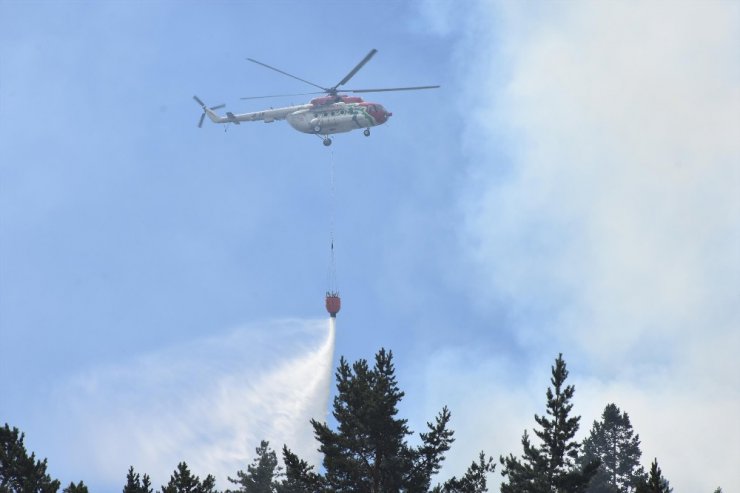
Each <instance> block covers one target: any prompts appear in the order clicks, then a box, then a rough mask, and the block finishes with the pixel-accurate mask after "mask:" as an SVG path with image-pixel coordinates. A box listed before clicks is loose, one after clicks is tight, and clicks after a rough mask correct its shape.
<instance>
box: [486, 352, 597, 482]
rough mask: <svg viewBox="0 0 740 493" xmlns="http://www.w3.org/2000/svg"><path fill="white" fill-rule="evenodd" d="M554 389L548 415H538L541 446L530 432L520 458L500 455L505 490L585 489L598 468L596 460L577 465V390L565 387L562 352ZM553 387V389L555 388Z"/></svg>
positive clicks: (550, 392) (553, 370)
mask: <svg viewBox="0 0 740 493" xmlns="http://www.w3.org/2000/svg"><path fill="white" fill-rule="evenodd" d="M551 373H552V377H551V379H550V383H551V384H552V388H551V387H548V389H547V393H546V396H547V415H546V416H538V415H535V416H534V419H535V421H536V422H537V424H538V425H539V429H535V430H534V433H535V435H537V437H538V438H539V439H540V441H541V443H542V445H541V446H539V447H538V446H536V445H533V444H532V443H531V442H530V441H529V434H528V433H527V432H526V430H525V432H524V435H523V436H522V448H523V452H524V453H523V455H522V458H521V459H518V458H516V457H515V456H514V455H513V454H509V456H508V457H503V456H502V457H501V458H500V461H501V465H502V466H503V468H502V470H501V475H502V476H504V477H505V478H507V480H506V481H505V482H504V483H502V484H501V492H502V493H518V492H522V491H526V492H531V493H539V492H543V493H551V492H568V493H575V492H581V491H586V487H587V486H588V483H589V481H590V480H591V478H592V477H593V475H594V474H595V473H596V471H597V470H598V468H599V462H598V461H593V462H589V463H586V464H581V465H578V464H577V462H578V458H579V448H580V444H579V443H578V442H577V441H575V440H574V437H575V434H576V432H577V431H578V426H579V421H580V419H581V418H580V416H573V417H571V416H570V412H571V410H572V409H573V404H572V403H571V400H572V399H573V394H574V393H575V387H573V386H572V385H568V386H564V384H565V380H566V379H567V378H568V370H567V368H566V365H565V361H564V360H563V355H562V354H560V355H559V356H558V358H557V359H556V360H555V365H554V366H553V367H552V368H551ZM553 389H554V390H553Z"/></svg>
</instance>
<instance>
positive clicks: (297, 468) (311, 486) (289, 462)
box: [277, 445, 324, 493]
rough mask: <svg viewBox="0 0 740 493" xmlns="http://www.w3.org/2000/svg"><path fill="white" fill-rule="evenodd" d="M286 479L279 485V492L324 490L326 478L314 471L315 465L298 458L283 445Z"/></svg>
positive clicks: (296, 492)
mask: <svg viewBox="0 0 740 493" xmlns="http://www.w3.org/2000/svg"><path fill="white" fill-rule="evenodd" d="M283 462H284V463H285V479H284V480H283V481H282V482H281V483H280V484H279V485H278V488H277V491H278V493H306V492H317V491H324V478H323V477H322V476H320V475H319V474H316V473H315V472H314V471H313V466H311V465H309V464H308V462H306V461H304V460H302V459H300V458H298V456H297V455H296V454H294V453H293V452H291V451H290V449H289V448H288V447H287V446H285V445H283Z"/></svg>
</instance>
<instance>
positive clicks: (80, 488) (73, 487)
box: [62, 481, 88, 493]
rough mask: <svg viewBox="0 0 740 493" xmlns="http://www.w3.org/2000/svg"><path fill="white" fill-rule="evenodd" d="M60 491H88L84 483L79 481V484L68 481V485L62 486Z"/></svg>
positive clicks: (66, 492) (78, 492) (68, 492)
mask: <svg viewBox="0 0 740 493" xmlns="http://www.w3.org/2000/svg"><path fill="white" fill-rule="evenodd" d="M62 493H88V491H87V486H85V483H84V482H83V481H80V482H79V484H74V482H72V483H69V486H67V487H66V488H64V489H63V490H62Z"/></svg>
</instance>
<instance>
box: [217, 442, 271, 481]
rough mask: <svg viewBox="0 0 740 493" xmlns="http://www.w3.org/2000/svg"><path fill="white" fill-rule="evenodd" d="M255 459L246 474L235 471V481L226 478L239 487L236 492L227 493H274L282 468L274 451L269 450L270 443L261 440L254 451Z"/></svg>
mask: <svg viewBox="0 0 740 493" xmlns="http://www.w3.org/2000/svg"><path fill="white" fill-rule="evenodd" d="M255 452H256V453H257V457H256V458H255V459H254V462H252V464H251V465H249V466H247V472H246V473H245V472H244V471H237V473H236V476H237V479H233V478H228V479H229V481H230V482H232V483H234V484H238V485H239V489H238V490H233V491H232V490H230V492H229V493H274V492H275V491H276V489H277V485H278V478H279V477H280V476H281V475H282V472H281V471H282V468H281V467H280V466H278V459H277V455H276V454H275V451H274V450H272V449H270V442H268V441H266V440H262V441H261V442H260V446H259V447H257V448H256V449H255Z"/></svg>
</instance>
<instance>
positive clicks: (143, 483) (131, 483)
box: [123, 466, 154, 493]
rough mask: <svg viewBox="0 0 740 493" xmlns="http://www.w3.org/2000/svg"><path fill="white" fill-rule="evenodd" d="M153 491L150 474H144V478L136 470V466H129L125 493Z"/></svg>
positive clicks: (124, 488) (149, 492)
mask: <svg viewBox="0 0 740 493" xmlns="http://www.w3.org/2000/svg"><path fill="white" fill-rule="evenodd" d="M153 491H154V490H153V489H152V484H151V480H150V479H149V475H148V474H144V478H143V480H142V478H141V476H140V475H139V473H137V472H134V466H131V467H129V468H128V474H126V486H124V487H123V493H153Z"/></svg>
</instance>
